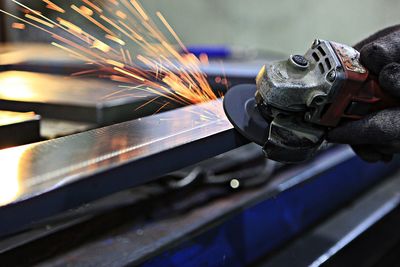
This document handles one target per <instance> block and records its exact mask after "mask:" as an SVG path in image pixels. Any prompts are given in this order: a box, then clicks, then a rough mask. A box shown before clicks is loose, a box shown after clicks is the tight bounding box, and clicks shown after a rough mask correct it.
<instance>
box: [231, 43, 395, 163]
mask: <svg viewBox="0 0 400 267" xmlns="http://www.w3.org/2000/svg"><path fill="white" fill-rule="evenodd" d="M398 106H400V102H399V101H398V100H397V99H395V98H394V97H392V96H390V95H389V94H387V93H385V92H384V91H382V90H381V88H380V87H379V84H378V80H377V77H376V76H374V75H373V74H372V73H370V72H369V71H368V69H367V68H365V67H364V66H363V65H362V64H361V62H360V54H359V52H358V51H357V50H355V49H354V48H352V47H350V46H347V45H344V44H339V43H336V42H332V41H325V40H318V39H317V40H315V41H314V42H313V44H312V46H311V48H310V49H309V50H308V51H307V52H306V53H305V55H304V56H303V55H292V56H290V57H289V59H287V60H283V61H278V62H271V63H267V64H266V65H265V66H264V67H263V68H262V69H261V71H260V73H259V74H258V76H257V79H256V85H252V84H246V85H238V86H235V87H233V88H231V89H230V90H229V91H228V92H227V93H226V95H225V97H224V110H225V113H226V115H227V117H228V119H229V120H230V122H231V123H232V124H233V126H234V127H235V129H236V130H237V131H238V132H239V133H240V134H242V135H243V136H244V137H246V138H247V139H249V140H250V141H252V142H255V143H257V144H259V145H260V146H262V147H263V150H264V152H265V155H266V157H268V158H269V159H271V160H275V161H279V162H285V163H298V162H302V161H305V160H307V159H310V158H311V157H313V155H314V154H315V153H316V151H317V150H318V148H319V147H320V146H321V144H322V143H323V142H324V140H325V135H326V133H327V132H328V131H329V130H330V129H332V128H335V127H337V126H338V125H340V124H342V123H345V122H346V121H349V120H358V119H361V118H363V117H364V116H366V115H368V114H370V113H373V112H377V111H379V110H383V109H386V108H390V107H398Z"/></svg>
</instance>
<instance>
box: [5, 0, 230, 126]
mask: <svg viewBox="0 0 400 267" xmlns="http://www.w3.org/2000/svg"><path fill="white" fill-rule="evenodd" d="M12 1H13V2H14V3H15V4H16V5H18V6H20V7H21V8H22V9H23V10H25V14H24V15H23V17H20V16H18V15H16V14H12V13H9V12H6V11H4V10H1V9H0V12H2V13H5V14H7V15H8V16H11V17H13V18H14V19H16V20H18V21H19V22H15V23H14V24H13V28H15V29H24V28H25V25H29V26H32V27H34V28H36V29H39V30H41V31H43V32H45V33H47V34H48V35H49V36H51V37H52V38H54V41H52V42H51V44H52V45H53V46H55V47H57V48H59V49H62V50H64V51H66V52H68V54H70V55H71V56H73V57H76V58H79V59H80V60H84V61H85V62H87V63H90V64H91V65H92V66H93V70H89V71H83V72H79V73H75V74H73V75H74V76H77V75H85V74H93V73H94V71H95V70H96V69H97V70H99V77H108V78H109V79H110V80H113V81H117V82H121V83H123V84H127V88H128V87H129V88H131V89H132V90H136V91H146V92H147V93H151V94H154V95H155V98H152V100H153V99H154V100H153V101H147V102H146V103H147V104H149V103H151V102H155V100H156V99H158V98H163V99H165V100H167V101H168V102H166V103H165V102H163V104H162V106H161V107H160V108H159V110H157V112H159V111H160V110H162V109H164V108H166V107H167V106H168V105H170V104H171V102H175V103H177V104H180V105H188V104H196V103H200V102H207V101H210V100H216V99H218V97H219V96H220V94H215V92H214V91H213V90H212V88H211V86H210V85H209V83H208V81H207V77H206V75H205V74H204V73H203V72H202V71H201V65H202V64H208V58H207V57H206V55H202V56H201V57H200V59H199V58H197V57H196V56H195V55H193V54H191V53H189V52H188V50H187V48H186V46H185V45H184V43H183V42H182V40H181V38H180V37H179V36H178V34H177V33H176V32H175V30H174V29H173V27H172V26H171V24H169V23H168V21H167V20H166V18H165V17H164V15H163V14H162V13H161V12H159V11H158V12H156V14H155V15H156V16H154V18H155V19H158V20H159V22H161V24H160V25H162V26H163V27H164V28H163V29H160V28H159V27H158V26H157V25H158V24H157V23H156V22H155V21H154V20H153V17H152V16H150V15H148V14H147V12H146V10H145V9H144V8H143V6H142V5H141V3H140V2H139V0H106V1H102V3H103V4H102V5H101V6H99V5H98V2H97V1H95V0H80V1H76V2H75V4H73V5H70V6H69V9H63V8H62V7H60V6H58V5H57V4H55V3H54V2H53V1H50V0H42V2H44V3H45V4H46V5H47V6H46V8H48V9H50V10H54V11H56V12H57V14H58V17H56V18H55V19H52V18H51V17H47V16H45V15H43V13H41V12H39V11H37V10H34V9H33V8H30V7H29V6H26V5H24V4H22V3H20V2H19V1H17V0H12ZM70 13H76V14H79V15H80V16H82V17H83V18H85V19H86V20H88V21H89V22H90V23H91V25H94V26H95V27H96V28H95V30H92V31H90V30H88V29H89V28H88V25H85V24H79V26H78V25H77V24H76V23H75V22H72V21H71V20H69V17H70V16H69V15H70ZM171 40H172V41H171ZM219 81H220V84H223V85H227V80H226V79H225V78H220V80H219ZM130 85H133V86H130ZM116 94H117V93H116ZM111 96H114V94H111V95H109V96H108V97H111ZM146 103H145V105H147V104H146ZM145 105H144V106H145ZM209 112H211V113H212V111H207V112H206V113H207V114H203V115H202V118H203V119H204V118H208V117H209V114H208V113H209Z"/></svg>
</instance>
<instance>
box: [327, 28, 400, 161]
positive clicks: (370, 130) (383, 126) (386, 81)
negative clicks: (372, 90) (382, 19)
mask: <svg viewBox="0 0 400 267" xmlns="http://www.w3.org/2000/svg"><path fill="white" fill-rule="evenodd" d="M355 48H356V49H357V50H359V51H360V58H361V62H362V63H363V65H364V66H365V67H367V68H368V69H369V70H370V71H371V72H372V73H373V74H375V75H377V76H378V77H379V84H380V86H381V88H382V89H383V90H385V91H386V92H387V93H389V94H391V95H392V96H393V97H398V98H399V99H400V25H397V26H393V27H389V28H386V29H384V30H381V31H379V32H377V33H376V34H374V35H372V36H370V37H368V38H367V39H365V40H364V41H361V42H360V43H358V44H357V45H355ZM327 140H328V141H329V142H332V143H342V144H350V145H351V146H352V148H353V150H354V151H355V152H356V153H357V154H358V155H359V156H360V157H361V158H362V159H364V160H366V161H369V162H376V161H390V160H391V159H392V157H393V154H395V153H400V108H393V109H386V110H383V111H380V112H377V113H375V114H370V115H368V116H366V117H365V118H363V119H361V120H359V121H354V122H349V123H347V124H344V125H343V126H339V127H337V128H335V129H333V130H331V131H330V132H329V133H328V135H327Z"/></svg>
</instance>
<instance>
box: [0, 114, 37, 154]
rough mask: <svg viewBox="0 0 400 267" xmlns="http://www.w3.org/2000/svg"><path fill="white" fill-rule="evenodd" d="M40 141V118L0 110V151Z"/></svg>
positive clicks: (34, 115) (33, 115)
mask: <svg viewBox="0 0 400 267" xmlns="http://www.w3.org/2000/svg"><path fill="white" fill-rule="evenodd" d="M37 141H40V116H38V115H36V114H35V113H33V112H26V113H20V112H10V111H3V110H0V149H2V148H6V147H12V146H18V145H25V144H29V143H33V142H37Z"/></svg>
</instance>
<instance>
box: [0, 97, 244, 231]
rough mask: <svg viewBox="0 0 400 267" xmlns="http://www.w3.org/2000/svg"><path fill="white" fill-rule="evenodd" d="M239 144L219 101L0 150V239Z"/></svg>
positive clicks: (242, 141)
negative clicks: (0, 176) (4, 235)
mask: <svg viewBox="0 0 400 267" xmlns="http://www.w3.org/2000/svg"><path fill="white" fill-rule="evenodd" d="M243 143H245V141H244V140H243V139H242V138H241V137H239V136H238V135H237V134H236V132H235V131H234V130H233V128H232V126H231V124H230V123H229V121H228V120H227V119H226V118H225V115H224V113H223V110H222V103H221V102H220V101H215V102H209V103H207V104H203V105H198V106H188V107H185V108H181V109H177V110H174V111H169V112H164V113H162V114H158V115H156V116H151V117H146V118H143V119H138V120H135V121H129V122H125V123H121V124H117V125H113V126H109V127H104V128H101V129H96V130H93V131H89V132H84V133H80V134H76V135H71V136H67V137H62V138H59V139H55V140H51V141H46V142H41V143H37V144H32V145H27V146H22V147H17V148H12V149H5V150H1V151H0V168H1V169H2V179H0V217H1V218H3V219H2V220H1V222H0V235H1V234H4V233H9V232H11V231H14V230H16V229H19V228H21V227H22V225H26V224H27V223H29V222H33V221H35V220H38V219H41V218H43V217H46V216H50V215H53V214H55V213H57V212H60V211H63V210H66V209H69V208H72V207H74V206H77V205H80V204H83V203H86V202H88V201H90V200H93V199H96V198H99V197H101V196H104V195H106V194H110V193H113V192H116V191H119V190H122V189H125V188H128V187H132V186H135V185H139V184H142V183H145V182H148V181H150V180H153V179H155V178H156V177H157V176H159V175H162V174H165V173H168V172H171V171H174V170H177V169H180V168H183V167H185V166H188V165H190V164H193V163H195V162H198V161H200V160H203V159H206V158H209V157H212V156H215V155H218V154H220V153H223V152H226V151H228V150H231V149H233V148H235V147H237V146H239V145H241V144H243Z"/></svg>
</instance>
